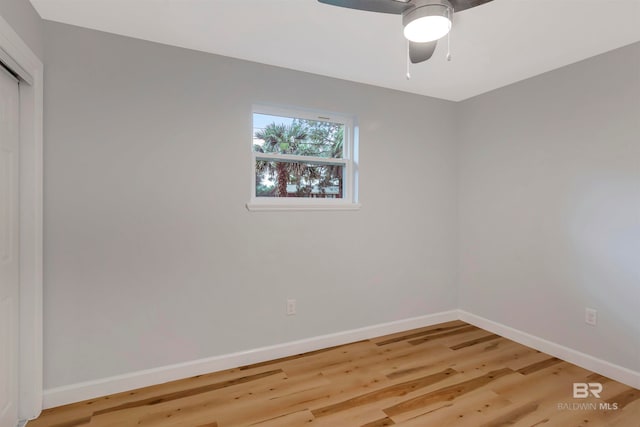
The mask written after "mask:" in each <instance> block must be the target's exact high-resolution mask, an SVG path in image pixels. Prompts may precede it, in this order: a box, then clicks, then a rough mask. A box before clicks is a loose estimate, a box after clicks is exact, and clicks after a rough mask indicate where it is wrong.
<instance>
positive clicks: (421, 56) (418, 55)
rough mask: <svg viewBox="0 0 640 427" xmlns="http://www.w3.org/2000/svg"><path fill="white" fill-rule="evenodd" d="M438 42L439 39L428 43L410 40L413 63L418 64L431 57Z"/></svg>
mask: <svg viewBox="0 0 640 427" xmlns="http://www.w3.org/2000/svg"><path fill="white" fill-rule="evenodd" d="M437 44H438V41H437V40H435V41H432V42H427V43H415V42H409V59H411V63H412V64H417V63H419V62H423V61H426V60H427V59H429V58H431V55H433V51H434V50H436V45H437Z"/></svg>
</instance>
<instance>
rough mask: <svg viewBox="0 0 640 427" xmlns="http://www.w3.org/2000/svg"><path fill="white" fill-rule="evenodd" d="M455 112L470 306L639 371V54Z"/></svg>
mask: <svg viewBox="0 0 640 427" xmlns="http://www.w3.org/2000/svg"><path fill="white" fill-rule="evenodd" d="M458 107H459V112H460V117H459V120H458V123H460V127H459V137H458V138H459V141H460V145H461V146H460V166H459V170H460V192H459V194H460V203H459V209H460V259H459V271H460V278H459V293H460V295H459V304H460V307H461V308H462V309H464V310H467V311H469V312H472V313H474V314H477V315H480V316H484V317H487V318H489V319H491V320H494V321H497V322H501V323H504V324H506V325H508V326H511V327H513V328H516V329H519V330H521V331H525V332H529V333H531V334H534V335H537V336H539V337H542V338H546V339H548V340H550V341H553V342H556V343H560V344H563V345H565V346H567V347H570V348H573V349H577V350H580V351H583V352H585V353H588V354H590V355H593V356H595V357H598V358H602V359H604V360H607V361H609V362H612V363H615V364H619V365H621V366H624V367H627V368H630V369H634V370H636V371H640V352H639V348H640V311H639V307H640V287H639V286H638V284H639V283H640V197H639V195H640V120H639V119H640V44H634V45H631V46H628V47H625V48H622V49H618V50H615V51H612V52H609V53H606V54H604V55H600V56H597V57H594V58H592V59H589V60H586V61H583V62H580V63H577V64H574V65H571V66H568V67H564V68H561V69H559V70H556V71H553V72H550V73H547V74H544V75H541V76H538V77H535V78H532V79H529V80H526V81H523V82H521V83H517V84H515V85H512V86H509V87H505V88H503V89H499V90H496V91H494V92H491V93H487V94H484V95H481V96H479V97H476V98H474V99H470V100H467V101H465V102H463V103H461V104H459V105H458ZM586 306H589V307H593V308H595V309H597V310H598V313H599V323H598V326H597V327H595V328H594V327H591V326H588V325H586V324H585V323H584V310H585V307H586Z"/></svg>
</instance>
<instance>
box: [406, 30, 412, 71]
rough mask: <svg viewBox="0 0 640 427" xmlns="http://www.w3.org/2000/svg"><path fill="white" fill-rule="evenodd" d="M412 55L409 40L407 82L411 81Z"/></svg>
mask: <svg viewBox="0 0 640 427" xmlns="http://www.w3.org/2000/svg"><path fill="white" fill-rule="evenodd" d="M410 67H411V54H410V53H409V40H407V75H406V77H407V80H411V68H410Z"/></svg>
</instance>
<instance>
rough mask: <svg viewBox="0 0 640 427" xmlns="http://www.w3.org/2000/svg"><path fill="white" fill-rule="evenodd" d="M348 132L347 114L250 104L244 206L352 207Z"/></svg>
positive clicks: (352, 157) (353, 194)
mask: <svg viewBox="0 0 640 427" xmlns="http://www.w3.org/2000/svg"><path fill="white" fill-rule="evenodd" d="M354 134H355V128H354V125H353V120H352V119H351V118H349V117H347V116H340V115H336V114H327V113H320V112H312V111H300V110H288V109H280V108H274V107H266V106H258V107H254V110H253V132H252V139H251V153H252V159H251V160H252V164H253V173H252V180H251V182H252V186H251V201H250V203H248V204H247V208H249V209H250V210H288V209H292V210H299V209H357V208H358V207H359V205H358V204H357V203H356V188H355V185H356V181H357V179H356V178H357V175H356V168H357V163H356V156H355V154H356V145H355V143H354V139H355V135H354Z"/></svg>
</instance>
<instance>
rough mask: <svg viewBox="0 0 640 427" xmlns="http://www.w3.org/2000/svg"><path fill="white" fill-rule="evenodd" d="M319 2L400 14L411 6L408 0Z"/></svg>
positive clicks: (336, 0) (331, 0) (328, 0)
mask: <svg viewBox="0 0 640 427" xmlns="http://www.w3.org/2000/svg"><path fill="white" fill-rule="evenodd" d="M318 1H319V2H320V3H324V4H329V5H332V6H340V7H346V8H348V9H357V10H366V11H369V12H380V13H393V14H395V15H400V14H402V12H404V11H405V10H406V9H409V8H410V7H412V5H411V3H409V0H318Z"/></svg>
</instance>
